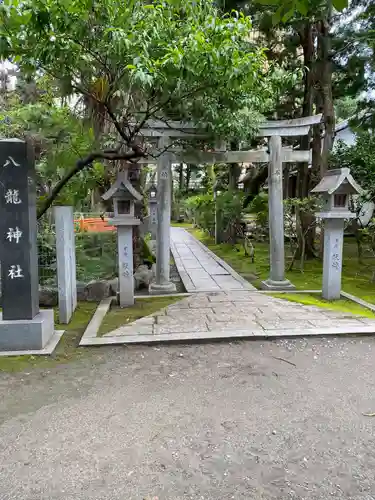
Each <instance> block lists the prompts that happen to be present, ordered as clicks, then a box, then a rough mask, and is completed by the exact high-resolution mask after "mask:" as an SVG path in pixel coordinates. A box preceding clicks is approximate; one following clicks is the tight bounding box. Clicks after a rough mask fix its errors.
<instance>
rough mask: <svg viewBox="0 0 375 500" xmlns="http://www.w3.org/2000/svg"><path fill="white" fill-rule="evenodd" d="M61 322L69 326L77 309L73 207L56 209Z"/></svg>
mask: <svg viewBox="0 0 375 500" xmlns="http://www.w3.org/2000/svg"><path fill="white" fill-rule="evenodd" d="M54 217H55V230H56V259H57V282H58V287H59V321H60V323H63V324H68V323H69V321H70V319H71V317H72V314H73V312H74V311H75V309H76V307H77V280H76V260H75V233H74V216H73V207H54Z"/></svg>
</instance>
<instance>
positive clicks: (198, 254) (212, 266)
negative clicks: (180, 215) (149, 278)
mask: <svg viewBox="0 0 375 500" xmlns="http://www.w3.org/2000/svg"><path fill="white" fill-rule="evenodd" d="M171 251H172V254H173V258H174V260H175V263H176V266H177V269H178V272H179V274H180V276H181V279H182V281H183V283H184V286H185V288H186V291H187V292H189V293H194V292H206V291H214V290H217V291H225V290H255V288H254V287H253V286H252V285H250V283H249V282H248V281H246V280H245V279H244V278H242V277H241V276H240V275H239V274H237V273H236V272H235V271H234V269H232V268H231V267H230V266H228V264H227V263H226V262H224V261H223V260H221V259H220V258H219V257H217V255H215V254H214V253H213V252H211V251H210V250H209V249H208V248H207V247H205V246H204V245H203V244H202V243H201V242H200V241H198V240H197V239H196V238H194V236H192V235H191V234H190V233H189V232H188V231H186V230H185V229H183V228H180V227H171Z"/></svg>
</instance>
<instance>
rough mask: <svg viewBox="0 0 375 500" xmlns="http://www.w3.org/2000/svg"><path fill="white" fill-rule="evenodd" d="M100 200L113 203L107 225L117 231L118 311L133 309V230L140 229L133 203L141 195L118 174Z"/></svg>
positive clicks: (122, 173)
mask: <svg viewBox="0 0 375 500" xmlns="http://www.w3.org/2000/svg"><path fill="white" fill-rule="evenodd" d="M102 198H103V200H105V201H107V200H109V199H112V200H113V211H114V217H113V219H109V221H108V222H109V224H111V225H113V226H116V227H117V246H118V269H119V296H118V299H119V304H120V307H125V306H132V305H134V278H133V226H139V224H140V222H141V221H140V219H138V218H136V217H135V216H134V213H135V203H136V202H140V201H141V200H142V195H141V194H140V193H139V192H138V191H137V190H136V189H135V188H134V187H133V186H132V184H131V182H130V181H129V179H128V172H127V170H126V171H121V172H119V173H118V175H117V179H116V182H115V183H114V184H113V185H112V186H111V187H110V189H109V190H108V191H107V192H106V193H105V194H103V196H102Z"/></svg>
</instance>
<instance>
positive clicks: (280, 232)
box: [260, 115, 322, 290]
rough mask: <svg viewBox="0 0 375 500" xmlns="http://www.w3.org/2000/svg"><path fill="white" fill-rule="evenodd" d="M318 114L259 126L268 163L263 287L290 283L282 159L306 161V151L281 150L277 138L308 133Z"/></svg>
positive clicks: (277, 287)
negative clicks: (267, 264)
mask: <svg viewBox="0 0 375 500" xmlns="http://www.w3.org/2000/svg"><path fill="white" fill-rule="evenodd" d="M321 119H322V117H321V115H317V116H309V117H306V118H299V119H296V120H280V121H274V122H266V123H265V124H263V125H262V126H261V127H260V133H261V135H262V136H264V137H269V139H268V144H269V163H268V210H269V221H268V224H269V235H270V275H269V278H268V279H267V280H265V281H262V284H261V286H262V288H263V289H264V290H291V289H294V288H295V287H294V285H292V283H291V282H290V281H289V280H287V279H286V278H285V248H284V239H285V237H284V207H283V162H284V161H288V160H289V161H290V160H291V159H292V161H293V160H294V161H306V160H308V158H309V154H310V153H309V151H291V152H290V153H289V154H288V152H287V151H286V150H283V147H282V144H281V137H282V136H284V137H285V136H287V137H296V136H304V135H308V133H309V131H310V128H311V126H312V125H316V124H318V123H320V121H321Z"/></svg>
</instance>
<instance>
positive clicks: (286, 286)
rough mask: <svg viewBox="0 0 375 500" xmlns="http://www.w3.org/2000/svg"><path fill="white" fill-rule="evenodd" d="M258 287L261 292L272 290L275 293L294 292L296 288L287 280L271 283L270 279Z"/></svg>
mask: <svg viewBox="0 0 375 500" xmlns="http://www.w3.org/2000/svg"><path fill="white" fill-rule="evenodd" d="M260 287H261V289H262V290H274V291H275V292H277V291H278V290H295V288H296V287H295V286H294V285H293V284H292V283H291V282H290V281H289V280H283V281H273V280H271V279H268V280H266V281H262V282H261V284H260Z"/></svg>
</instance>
